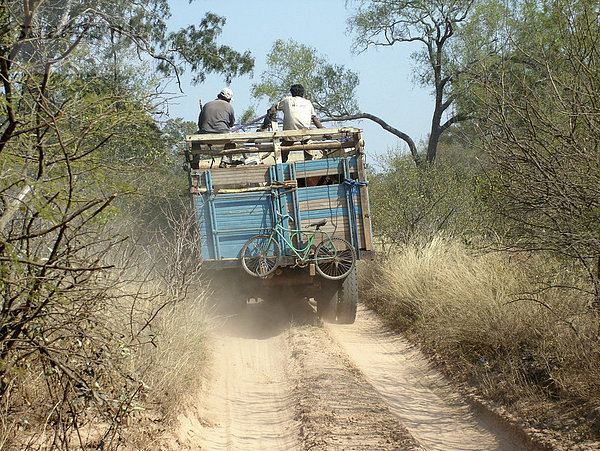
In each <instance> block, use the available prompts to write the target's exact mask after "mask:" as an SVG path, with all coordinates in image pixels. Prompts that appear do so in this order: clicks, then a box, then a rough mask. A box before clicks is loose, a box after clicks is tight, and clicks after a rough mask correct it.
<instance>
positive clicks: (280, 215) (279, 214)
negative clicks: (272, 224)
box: [275, 211, 296, 222]
mask: <svg viewBox="0 0 600 451" xmlns="http://www.w3.org/2000/svg"><path fill="white" fill-rule="evenodd" d="M275 214H276V215H277V216H279V217H280V218H281V220H284V219H285V218H288V219H290V220H291V221H294V222H296V221H295V220H294V218H292V217H291V216H290V215H289V214H285V215H282V214H281V213H279V212H278V211H275Z"/></svg>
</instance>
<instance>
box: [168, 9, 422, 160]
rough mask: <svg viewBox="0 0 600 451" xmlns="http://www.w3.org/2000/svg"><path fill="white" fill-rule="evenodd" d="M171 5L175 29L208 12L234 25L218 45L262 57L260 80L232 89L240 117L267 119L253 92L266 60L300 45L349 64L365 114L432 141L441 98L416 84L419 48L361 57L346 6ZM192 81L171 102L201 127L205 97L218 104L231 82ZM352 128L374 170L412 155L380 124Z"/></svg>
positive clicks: (239, 82) (214, 78) (238, 81)
mask: <svg viewBox="0 0 600 451" xmlns="http://www.w3.org/2000/svg"><path fill="white" fill-rule="evenodd" d="M170 6H171V13H172V17H171V18H170V19H169V21H168V24H169V26H170V27H171V28H172V30H176V29H178V28H181V27H185V26H187V25H191V24H197V23H199V22H200V20H201V19H202V17H204V14H205V13H206V12H207V11H211V12H213V13H215V14H218V15H220V16H223V17H225V18H226V19H227V22H226V24H225V26H224V27H223V33H222V34H221V36H220V37H219V38H218V42H219V43H220V44H226V45H229V46H231V47H232V48H233V49H235V50H237V51H239V52H244V51H246V50H249V51H250V52H251V53H252V55H253V56H254V59H255V68H254V74H253V76H243V77H238V78H234V79H233V81H232V83H231V84H230V85H229V87H230V88H231V89H232V90H233V93H234V101H233V106H234V109H235V111H236V117H239V116H241V114H242V113H243V112H244V111H245V110H246V109H247V108H248V107H249V106H251V105H253V106H254V107H255V111H256V112H257V115H258V116H260V115H262V114H264V112H266V110H267V108H268V107H269V106H270V105H269V104H268V101H267V100H266V99H265V100H262V101H260V102H257V101H256V100H254V99H252V98H251V95H250V88H251V85H252V84H253V83H258V82H260V75H261V74H262V73H263V72H264V71H265V70H266V55H267V53H268V52H269V51H270V50H271V47H272V45H273V43H274V42H275V40H277V39H283V40H288V39H294V40H295V41H296V42H298V43H300V44H304V45H307V46H309V47H313V48H315V49H316V50H317V51H318V53H319V54H321V55H323V56H325V57H326V58H327V60H328V61H329V62H330V63H332V64H342V65H344V66H345V67H346V68H347V69H351V70H353V71H354V72H357V73H358V75H359V78H360V84H359V86H358V88H357V91H356V92H357V99H358V105H359V109H360V111H362V112H367V113H371V114H374V115H375V116H378V117H380V118H381V119H383V120H384V121H386V122H388V123H389V124H390V125H392V126H393V127H395V128H397V129H399V130H401V131H403V132H405V133H407V134H408V135H409V136H411V137H412V139H413V140H414V141H415V142H416V143H419V141H421V140H425V139H426V138H427V135H428V132H429V128H430V125H431V114H432V111H433V98H432V96H431V90H430V89H429V88H422V87H419V86H417V85H416V84H415V83H414V82H413V80H412V74H413V62H412V60H411V58H410V54H411V53H412V52H413V51H414V50H415V47H410V46H409V45H405V44H396V45H394V46H392V47H378V48H370V49H368V50H367V51H365V52H363V53H361V54H359V55H355V54H353V53H352V51H351V46H352V38H353V36H352V35H351V34H348V33H347V23H346V21H347V18H348V17H349V15H350V14H351V11H349V10H347V9H346V6H345V1H344V0H301V1H296V2H291V1H288V0H280V1H277V2H275V1H271V2H268V1H257V2H243V1H239V0H222V1H215V0H195V1H194V2H192V3H191V4H190V3H189V2H188V0H171V1H170ZM191 76H192V74H189V73H186V74H184V76H183V78H182V82H183V83H182V89H183V91H184V93H183V94H178V97H177V98H176V99H172V100H171V101H170V102H169V114H170V116H171V117H173V118H175V117H182V118H184V119H186V120H191V121H194V122H195V121H196V120H197V117H198V112H199V111H198V98H199V97H201V98H202V100H203V101H204V102H207V101H209V100H213V99H214V98H216V96H217V94H218V93H219V91H220V90H221V88H223V87H224V86H225V82H224V77H223V76H220V75H209V76H208V77H207V79H206V81H205V82H204V83H202V84H199V85H196V86H192V85H191V84H190V80H191ZM169 91H171V92H173V93H176V92H177V91H178V89H177V87H176V85H175V84H174V83H171V84H170V85H169ZM347 125H348V126H354V127H358V128H362V129H363V130H364V132H363V138H364V140H365V153H366V155H367V161H369V156H372V157H373V160H371V163H375V162H376V161H375V160H376V159H377V156H378V155H383V154H385V153H386V152H387V151H388V150H389V149H395V148H397V147H398V146H399V148H400V150H401V151H403V152H405V151H408V148H407V146H406V145H405V144H404V142H403V141H402V140H400V139H399V138H396V137H395V136H394V135H392V134H391V133H389V132H386V131H384V130H383V129H382V128H381V127H380V126H379V125H377V124H375V123H374V122H372V121H367V120H364V121H360V122H358V121H353V122H349V123H347ZM325 126H326V127H327V126H328V125H327V124H325ZM417 145H418V144H417Z"/></svg>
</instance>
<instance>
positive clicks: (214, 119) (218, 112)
mask: <svg viewBox="0 0 600 451" xmlns="http://www.w3.org/2000/svg"><path fill="white" fill-rule="evenodd" d="M234 123H235V115H234V112H233V107H232V106H231V104H230V103H229V102H227V101H226V100H222V99H215V100H211V101H210V102H208V103H207V104H206V105H204V107H203V108H202V112H201V113H200V117H199V118H198V129H199V130H198V131H199V132H200V133H226V132H228V131H229V129H230V128H231V127H233V124H234Z"/></svg>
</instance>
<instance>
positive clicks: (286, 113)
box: [263, 84, 323, 163]
mask: <svg viewBox="0 0 600 451" xmlns="http://www.w3.org/2000/svg"><path fill="white" fill-rule="evenodd" d="M290 93H291V94H292V95H291V96H288V97H285V98H283V99H282V100H280V101H279V103H278V104H277V105H273V106H272V107H271V108H269V109H268V110H267V117H265V122H263V128H267V126H268V123H269V121H271V120H273V119H275V118H276V114H277V111H283V129H284V130H302V129H308V128H309V127H310V123H311V121H312V123H313V124H315V127H317V128H323V124H321V121H320V120H319V119H318V118H317V114H316V113H315V108H314V107H313V104H312V103H311V101H310V100H308V99H305V98H304V86H302V85H300V84H294V85H292V86H291V87H290ZM293 143H294V142H293V141H282V142H281V145H282V146H290V145H292V144H293ZM289 154H290V151H289V150H288V151H286V150H284V149H281V160H282V161H283V162H284V163H285V162H286V161H287V160H288V156H289ZM304 159H305V160H312V159H313V155H312V153H311V152H310V151H307V150H305V151H304Z"/></svg>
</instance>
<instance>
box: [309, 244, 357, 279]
mask: <svg viewBox="0 0 600 451" xmlns="http://www.w3.org/2000/svg"><path fill="white" fill-rule="evenodd" d="M314 259H315V264H316V267H317V272H318V273H319V274H321V275H322V276H323V277H325V278H326V279H330V280H339V279H343V278H344V277H346V276H347V275H348V274H350V271H352V269H353V268H354V265H355V263H356V252H355V251H354V247H352V245H351V244H350V243H349V242H348V241H346V240H344V239H343V238H331V239H328V240H326V241H323V242H322V243H319V245H318V246H317V249H315V258H314Z"/></svg>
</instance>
